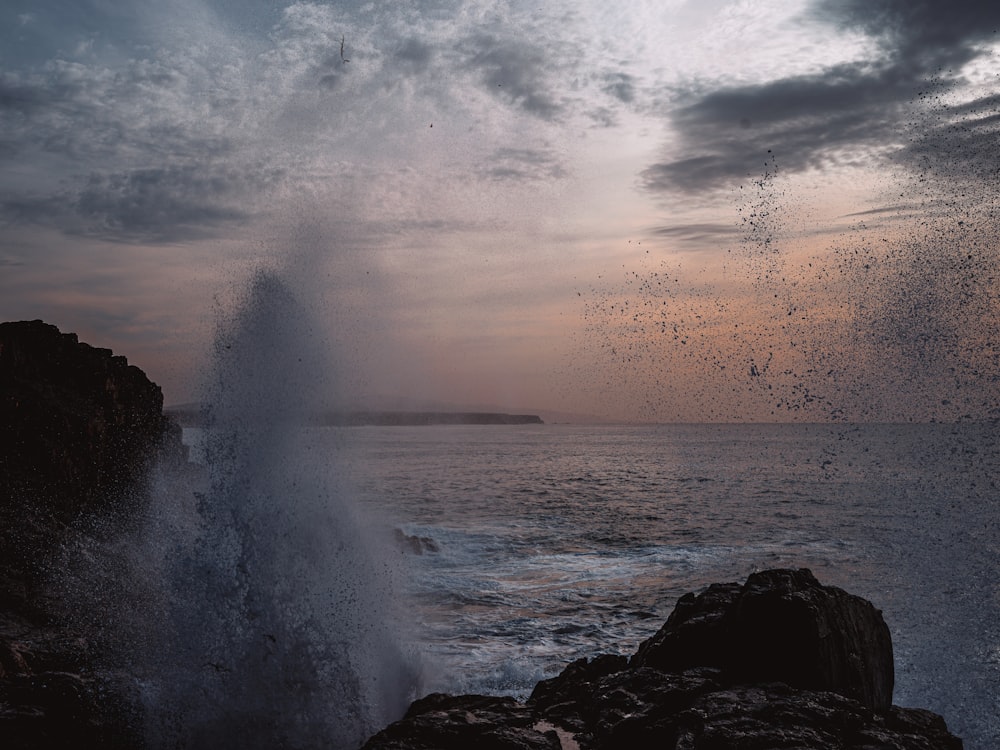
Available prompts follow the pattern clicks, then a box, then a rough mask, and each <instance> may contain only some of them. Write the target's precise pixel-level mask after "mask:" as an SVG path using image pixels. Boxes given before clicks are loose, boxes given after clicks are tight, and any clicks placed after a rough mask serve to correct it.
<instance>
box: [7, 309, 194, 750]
mask: <svg viewBox="0 0 1000 750" xmlns="http://www.w3.org/2000/svg"><path fill="white" fill-rule="evenodd" d="M0 425H2V427H0V738H2V739H0V743H2V745H3V747H5V748H39V749H41V748H46V749H48V748H58V747H83V748H89V747H100V748H134V747H139V746H140V745H141V736H140V734H139V731H138V727H139V724H140V721H139V708H138V701H137V700H136V699H135V696H133V695H130V692H131V690H130V688H129V687H127V685H128V682H127V679H126V678H125V676H124V675H123V674H122V673H121V672H120V671H116V670H115V669H114V668H113V667H112V666H110V664H109V659H108V658H107V654H106V653H105V652H104V645H105V644H103V643H102V638H101V637H100V635H99V633H98V632H97V631H99V630H101V629H102V628H103V627H105V626H107V624H108V622H110V621H112V620H114V618H115V617H116V614H117V613H116V612H115V610H114V608H113V607H112V608H109V609H108V610H106V611H105V610H102V607H104V606H105V605H107V604H108V602H105V601H97V600H96V599H95V598H94V592H91V591H88V592H86V593H85V594H84V593H82V592H81V593H79V594H78V595H77V594H75V593H72V592H73V578H74V576H77V575H78V574H79V573H80V570H81V569H82V567H84V565H83V560H84V556H86V557H87V558H88V560H89V559H93V556H94V555H95V554H100V550H102V549H104V548H105V547H106V546H107V545H108V543H109V542H111V541H112V540H113V539H114V538H115V536H116V535H118V534H120V533H121V532H122V530H123V529H126V528H128V527H129V526H130V524H132V523H133V522H134V521H135V520H136V518H137V517H138V515H139V513H140V512H141V510H142V507H143V502H144V500H145V497H146V492H145V486H144V485H145V482H146V477H147V474H148V470H149V468H150V466H151V465H152V462H153V461H154V460H155V459H156V458H157V457H160V458H163V459H165V460H168V461H177V462H183V461H184V460H185V459H186V454H185V449H184V447H183V445H182V444H181V441H180V428H179V427H177V426H176V425H175V424H173V423H172V422H170V421H169V420H168V419H166V418H165V417H164V415H163V395H162V393H161V391H160V388H159V386H157V385H156V384H155V383H153V382H151V381H150V380H149V379H148V378H147V377H146V375H145V374H144V373H143V372H142V371H141V370H140V369H139V368H138V367H135V366H133V365H130V364H129V363H128V361H127V360H126V358H125V357H122V356H115V355H114V354H113V353H112V352H111V351H110V350H107V349H100V348H95V347H91V346H89V345H87V344H84V343H80V342H79V341H78V339H77V337H76V335H75V334H70V333H61V332H60V331H59V330H58V329H57V328H56V327H55V326H52V325H48V324H46V323H43V322H42V321H39V320H36V321H21V322H9V323H2V324H0ZM107 554H108V559H107V560H101V561H100V562H98V563H97V565H102V564H105V563H107V564H108V565H112V566H113V565H115V564H116V563H117V562H118V561H116V560H115V559H114V558H113V556H112V555H111V553H110V552H108V553H107ZM84 609H91V610H92V611H89V612H84V611H83V610H84ZM102 618H104V619H106V620H107V622H102V623H99V625H98V627H97V628H94V627H90V626H89V625H88V621H93V620H94V619H98V620H100V619H102Z"/></svg>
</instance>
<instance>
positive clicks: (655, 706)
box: [365, 569, 962, 750]
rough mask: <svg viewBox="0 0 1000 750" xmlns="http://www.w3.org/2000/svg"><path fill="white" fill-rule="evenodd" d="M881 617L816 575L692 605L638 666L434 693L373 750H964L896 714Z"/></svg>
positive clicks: (605, 661) (759, 580)
mask: <svg viewBox="0 0 1000 750" xmlns="http://www.w3.org/2000/svg"><path fill="white" fill-rule="evenodd" d="M892 683H893V670H892V644H891V641H890V638H889V631H888V628H887V627H886V625H885V622H884V621H883V619H882V616H881V613H879V612H878V610H876V609H875V607H873V606H872V605H871V604H870V603H869V602H867V601H865V600H864V599H861V598H860V597H856V596H853V595H851V594H848V593H846V592H845V591H842V590H841V589H838V588H834V587H831V586H823V585H821V584H820V583H819V582H818V581H817V580H816V579H815V578H814V577H813V575H812V573H810V572H809V571H808V570H804V569H803V570H770V571H764V572H762V573H755V574H753V575H751V576H750V577H749V578H748V579H747V581H746V582H745V583H744V584H738V583H728V584H716V585H713V586H711V587H710V588H709V589H707V590H706V591H705V592H703V593H701V594H699V595H697V596H696V595H694V594H688V595H686V596H684V597H682V598H681V599H680V601H679V602H678V604H677V607H676V609H675V610H674V612H673V614H671V616H670V618H669V619H668V620H667V622H666V624H665V625H664V626H663V627H662V628H661V629H660V631H659V632H657V633H656V634H655V635H654V636H653V637H652V638H650V639H649V640H647V641H646V642H644V643H643V644H642V645H641V646H640V647H639V649H638V651H637V652H636V653H635V654H634V655H633V656H632V657H631V659H627V658H625V657H623V656H613V655H604V656H598V657H596V658H594V659H591V660H587V659H581V660H579V661H576V662H573V663H572V664H570V665H569V666H568V667H566V669H565V670H564V671H563V672H562V674H560V675H559V676H557V677H554V678H552V679H549V680H544V681H542V682H540V683H538V685H537V686H536V687H535V690H534V692H533V693H532V694H531V697H530V698H529V699H528V700H527V701H526V702H525V703H520V702H518V701H515V700H514V699H513V698H498V697H489V696H477V695H464V696H454V697H453V696H447V695H441V694H435V695H430V696H428V697H426V698H423V699H421V700H418V701H416V702H415V703H413V705H412V706H411V707H410V709H409V711H408V712H407V714H406V716H405V717H404V718H403V719H401V720H400V721H398V722H396V723H394V724H392V725H390V726H389V727H387V728H386V729H385V730H383V731H382V732H380V733H378V734H377V735H375V736H374V737H372V738H371V739H370V740H369V741H368V743H367V744H366V745H365V750H431V748H434V749H437V750H440V749H444V748H466V747H480V748H490V749H491V750H529V749H535V748H537V749H538V750H541V749H543V748H545V749H546V750H560V749H561V750H572V749H576V748H579V749H580V750H617V749H619V748H630V749H632V748H660V749H661V750H665V749H674V750H681V748H684V749H685V750H698V749H701V748H704V749H706V750H707V749H708V748H718V749H727V748H740V750H770V749H771V748H781V747H787V748H797V749H799V750H805V749H807V748H815V749H816V750H820V749H821V748H822V749H823V750H830V749H831V748H845V749H846V748H858V750H860V749H861V748H884V749H890V748H892V749H895V750H903V749H904V748H907V749H909V750H918V749H919V750H931V749H932V748H933V749H935V750H953V749H957V748H961V747H962V742H961V740H959V739H958V738H956V737H954V736H952V735H951V734H950V733H949V732H948V730H947V728H946V726H945V723H944V721H943V720H942V718H941V717H939V716H937V715H935V714H932V713H930V712H928V711H923V710H919V709H904V708H899V707H896V706H892V705H891V696H892Z"/></svg>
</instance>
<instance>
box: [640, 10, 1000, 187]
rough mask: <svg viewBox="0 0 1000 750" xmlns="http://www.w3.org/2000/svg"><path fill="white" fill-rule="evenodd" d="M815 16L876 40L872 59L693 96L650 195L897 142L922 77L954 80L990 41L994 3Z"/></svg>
mask: <svg viewBox="0 0 1000 750" xmlns="http://www.w3.org/2000/svg"><path fill="white" fill-rule="evenodd" d="M810 15H811V16H812V17H813V18H814V19H818V20H821V21H823V22H825V23H828V24H831V25H833V26H836V27H838V28H841V29H843V30H860V31H862V32H863V33H865V34H867V35H869V36H870V37H872V38H873V40H874V41H875V42H876V44H877V47H878V49H879V52H880V55H879V56H878V57H877V58H875V59H872V60H868V61H862V62H856V63H852V64H843V65H837V66H833V67H830V68H828V69H827V70H825V71H823V72H822V73H820V74H816V75H802V76H794V77H789V78H785V79H779V80H776V81H771V82H768V83H763V84H759V85H752V86H742V87H732V88H727V89H722V90H717V91H713V92H711V93H708V94H705V95H702V96H700V98H697V99H695V100H694V101H692V102H691V103H690V104H687V105H686V106H682V107H680V108H678V109H677V110H675V111H674V112H673V113H672V115H671V118H672V121H673V125H674V128H675V130H676V132H677V134H678V136H679V142H680V148H681V152H682V153H681V154H678V153H672V154H671V155H670V158H668V159H665V160H663V161H661V162H658V163H655V164H652V165H650V166H649V167H648V168H647V169H646V170H644V172H643V173H642V180H643V184H644V186H645V187H646V188H647V189H648V190H651V191H654V192H658V191H672V190H679V189H680V190H688V191H701V190H708V189H712V188H717V187H720V186H723V185H726V184H731V183H734V182H737V181H740V180H742V179H745V178H746V176H747V175H748V174H750V175H754V174H757V173H758V172H759V171H760V163H761V161H762V160H763V159H764V158H765V156H766V154H767V152H768V150H769V149H773V150H774V151H775V152H777V153H779V154H780V160H781V166H782V168H783V169H784V170H786V171H802V170H805V169H809V168H811V167H822V166H825V165H828V164H832V163H841V164H842V163H850V162H851V161H854V160H864V159H868V158H871V157H872V156H873V155H874V154H876V153H878V152H879V151H881V150H883V149H885V148H886V147H892V146H897V145H901V141H902V133H901V126H902V125H903V124H904V123H905V121H904V117H905V111H906V108H907V107H908V106H911V105H913V104H914V103H917V102H918V100H919V97H920V95H921V92H922V90H924V89H926V86H927V84H928V81H929V80H930V79H934V80H936V81H937V84H936V85H937V86H938V87H939V88H941V89H944V88H946V87H947V86H949V85H953V84H954V83H956V82H957V79H956V77H955V68H956V67H957V66H960V65H962V64H964V63H966V62H968V61H970V60H972V59H973V58H975V57H976V56H977V55H979V54H982V51H981V48H980V46H979V45H981V44H982V43H983V42H984V41H986V40H988V39H993V38H995V33H994V30H995V29H996V28H997V26H998V25H1000V5H996V4H983V3H980V2H969V1H967V0H963V1H962V2H956V3H947V4H946V3H939V2H932V1H930V0H924V1H923V2H912V0H906V1H904V0H889V1H883V2H871V1H870V0H865V1H864V2H861V0H855V1H849V2H843V1H842V0H823V1H822V2H818V3H816V4H815V5H814V6H813V8H812V9H811V11H810Z"/></svg>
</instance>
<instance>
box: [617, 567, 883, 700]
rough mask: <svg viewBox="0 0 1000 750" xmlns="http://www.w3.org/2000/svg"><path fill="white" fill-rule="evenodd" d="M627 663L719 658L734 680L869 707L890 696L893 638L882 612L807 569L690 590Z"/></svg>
mask: <svg viewBox="0 0 1000 750" xmlns="http://www.w3.org/2000/svg"><path fill="white" fill-rule="evenodd" d="M632 663H633V666H636V667H640V666H649V667H655V668H658V669H665V670H668V671H677V670H679V669H684V668H686V667H691V666H711V667H718V668H720V669H722V670H723V671H724V672H725V673H727V676H728V678H729V679H731V680H733V681H740V682H771V681H776V682H784V683H786V684H788V685H791V686H793V687H800V688H807V689H810V690H830V691H833V692H835V693H839V694H841V695H843V696H846V697H848V698H855V699H857V700H858V701H860V702H861V703H863V704H864V705H866V706H868V707H869V708H872V709H875V710H883V709H886V708H888V707H889V706H890V705H891V704H892V688H893V680H894V675H893V664H892V639H891V637H890V635H889V628H888V626H887V625H886V624H885V620H883V619H882V613H881V612H879V611H878V610H877V609H875V607H874V606H872V604H871V602H869V601H866V600H865V599H862V598H861V597H859V596H854V595H853V594H848V593H847V592H846V591H844V590H842V589H839V588H836V587H834V586H824V585H822V584H820V583H819V581H817V580H816V578H815V577H814V576H813V574H812V573H811V572H810V571H808V570H805V569H800V570H767V571H764V572H761V573H754V574H753V575H751V576H750V577H749V578H748V579H747V581H746V583H744V584H743V585H742V586H737V585H735V584H723V585H715V586H711V587H710V588H709V589H708V590H707V591H705V592H704V593H702V594H700V595H698V596H694V595H692V594H687V595H686V596H684V597H682V598H681V599H680V601H678V603H677V607H676V609H674V612H673V613H672V614H671V615H670V617H669V619H668V620H667V622H666V624H665V625H664V626H663V627H662V628H661V629H660V630H659V632H657V633H656V635H654V636H653V637H652V638H650V639H649V640H648V641H646V642H645V643H643V644H642V645H641V646H640V647H639V650H638V651H637V652H636V655H635V657H634V658H633V660H632Z"/></svg>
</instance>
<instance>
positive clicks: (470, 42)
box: [462, 33, 567, 120]
mask: <svg viewBox="0 0 1000 750" xmlns="http://www.w3.org/2000/svg"><path fill="white" fill-rule="evenodd" d="M462 50H463V53H464V55H465V58H466V63H465V64H466V67H467V68H468V69H469V70H471V71H473V72H475V73H476V74H477V75H478V77H479V79H480V82H481V84H482V85H484V86H485V87H486V89H487V90H488V91H489V92H490V93H491V94H492V95H493V96H494V97H496V98H498V99H500V100H502V101H505V102H507V103H509V104H513V105H515V106H516V107H518V108H519V109H521V110H523V111H524V112H527V113H529V114H531V115H534V116H535V117H538V118H540V119H542V120H557V119H559V117H560V116H561V115H563V114H564V113H565V111H566V107H567V102H566V101H565V100H564V98H563V96H562V95H561V94H560V93H559V91H560V90H559V88H558V85H557V83H558V81H557V78H556V77H555V75H554V72H553V68H554V67H558V60H556V59H554V57H553V56H552V52H551V50H548V49H546V48H545V47H543V46H542V45H541V44H538V43H532V42H530V41H528V40H526V39H523V38H513V37H510V36H497V35H492V34H483V33H480V34H475V35H473V36H471V37H469V38H467V39H466V40H465V42H464V43H463V44H462Z"/></svg>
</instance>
